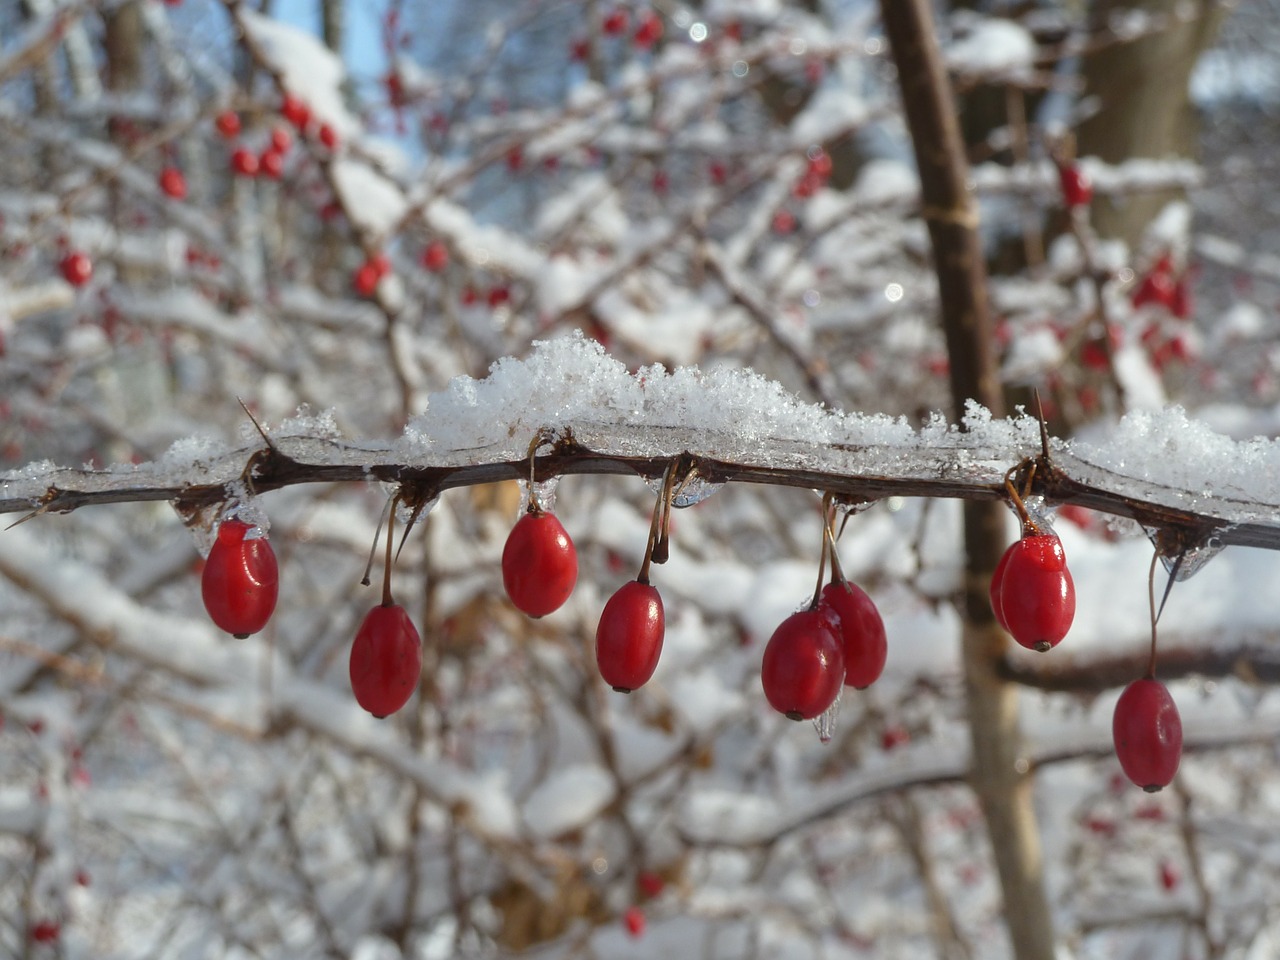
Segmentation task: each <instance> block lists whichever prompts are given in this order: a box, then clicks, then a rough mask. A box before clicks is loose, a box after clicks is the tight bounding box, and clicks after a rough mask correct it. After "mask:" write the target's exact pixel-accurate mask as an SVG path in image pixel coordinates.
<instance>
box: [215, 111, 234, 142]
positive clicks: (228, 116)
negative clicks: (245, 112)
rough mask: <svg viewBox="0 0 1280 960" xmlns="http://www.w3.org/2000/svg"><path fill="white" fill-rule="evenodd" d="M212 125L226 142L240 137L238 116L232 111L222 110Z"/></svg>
mask: <svg viewBox="0 0 1280 960" xmlns="http://www.w3.org/2000/svg"><path fill="white" fill-rule="evenodd" d="M213 125H214V126H215V127H217V128H218V133H220V134H221V135H222V136H223V137H225V138H226V139H227V140H230V139H232V138H233V137H237V136H239V135H240V115H239V114H238V113H236V112H235V111H234V110H223V111H222V112H221V113H220V114H218V116H217V118H216V119H215V120H214V121H213Z"/></svg>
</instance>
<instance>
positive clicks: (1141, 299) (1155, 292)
mask: <svg viewBox="0 0 1280 960" xmlns="http://www.w3.org/2000/svg"><path fill="white" fill-rule="evenodd" d="M1177 297H1178V285H1177V283H1175V282H1174V279H1173V277H1171V276H1170V275H1169V274H1168V273H1167V272H1166V271H1164V270H1155V269H1153V270H1152V271H1151V272H1150V273H1149V274H1147V275H1146V276H1145V277H1143V278H1142V282H1141V283H1140V284H1138V286H1137V288H1136V289H1134V291H1133V295H1132V296H1131V297H1130V298H1129V299H1130V301H1131V302H1132V303H1133V305H1134V306H1135V307H1145V306H1147V305H1148V304H1154V305H1156V306H1160V307H1165V308H1166V309H1170V310H1172V308H1173V305H1174V302H1175V301H1176V300H1177Z"/></svg>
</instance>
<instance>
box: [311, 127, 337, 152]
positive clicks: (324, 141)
mask: <svg viewBox="0 0 1280 960" xmlns="http://www.w3.org/2000/svg"><path fill="white" fill-rule="evenodd" d="M316 137H317V138H319V140H320V144H321V145H322V146H323V147H324V148H325V149H326V150H337V149H338V131H337V130H335V129H333V127H331V126H330V125H329V124H327V123H322V124H320V131H319V132H318V133H317V134H316Z"/></svg>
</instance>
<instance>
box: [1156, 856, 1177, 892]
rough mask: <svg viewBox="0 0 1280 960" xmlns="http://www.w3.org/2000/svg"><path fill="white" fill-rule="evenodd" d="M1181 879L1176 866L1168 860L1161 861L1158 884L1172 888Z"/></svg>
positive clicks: (1167, 888) (1168, 888)
mask: <svg viewBox="0 0 1280 960" xmlns="http://www.w3.org/2000/svg"><path fill="white" fill-rule="evenodd" d="M1181 880H1182V874H1181V873H1179V872H1178V868H1177V867H1175V866H1174V865H1173V864H1172V863H1170V862H1169V861H1168V860H1163V861H1161V863H1160V886H1162V887H1164V888H1165V889H1166V890H1173V889H1174V888H1175V887H1176V886H1177V885H1178V883H1179V881H1181Z"/></svg>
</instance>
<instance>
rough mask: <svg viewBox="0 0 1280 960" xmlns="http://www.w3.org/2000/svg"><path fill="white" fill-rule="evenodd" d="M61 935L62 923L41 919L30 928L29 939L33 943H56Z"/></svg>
mask: <svg viewBox="0 0 1280 960" xmlns="http://www.w3.org/2000/svg"><path fill="white" fill-rule="evenodd" d="M60 936H62V925H61V924H60V923H58V921H56V920H41V921H40V922H39V923H37V924H36V925H35V926H33V927H32V928H31V940H32V942H34V943H57V942H58V937H60Z"/></svg>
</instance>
